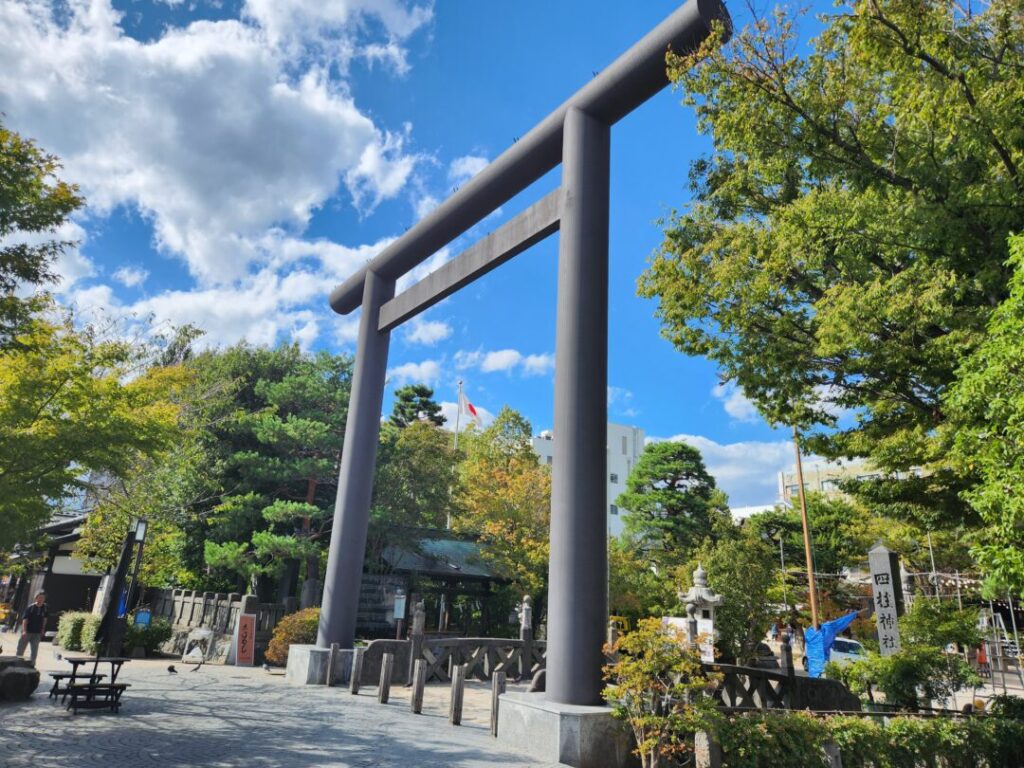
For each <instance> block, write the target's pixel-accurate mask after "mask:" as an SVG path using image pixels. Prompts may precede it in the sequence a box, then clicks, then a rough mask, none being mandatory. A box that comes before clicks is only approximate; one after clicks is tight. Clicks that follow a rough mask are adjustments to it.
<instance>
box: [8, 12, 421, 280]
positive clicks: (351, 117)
mask: <svg viewBox="0 0 1024 768" xmlns="http://www.w3.org/2000/svg"><path fill="white" fill-rule="evenodd" d="M430 16H431V12H430V9H429V7H427V6H410V5H406V4H403V3H400V2H397V0H348V1H345V2H331V3H322V2H319V0H260V1H259V2H257V1H256V0H251V1H250V2H248V3H247V4H246V6H245V15H244V19H224V20H218V21H195V22H193V23H190V24H188V25H187V26H183V27H173V26H172V27H168V28H166V29H164V30H163V31H162V32H161V33H160V34H159V35H158V36H157V37H155V38H153V39H151V40H148V41H139V40H136V39H134V38H131V37H129V36H127V35H126V34H124V31H123V29H122V28H121V26H120V20H121V19H120V14H119V13H118V12H116V11H115V10H114V9H113V8H112V7H111V5H110V2H109V0H92V2H91V3H85V2H74V3H70V4H66V5H65V4H59V5H50V4H47V3H42V2H31V1H30V0H20V1H19V0H8V1H7V2H4V3H2V4H0V29H3V30H4V40H5V42H4V45H2V46H0V111H2V112H4V113H6V115H7V121H8V124H9V126H10V127H12V128H14V129H15V130H18V131H19V132H23V133H25V134H26V135H29V136H32V137H33V138H35V139H36V140H37V141H39V143H40V144H41V145H42V146H44V147H46V148H47V149H48V150H49V151H52V152H54V153H56V154H57V155H59V156H60V157H61V158H62V160H63V162H64V171H63V172H62V175H63V176H64V177H65V178H66V179H67V180H69V181H73V182H76V183H79V184H80V185H81V186H82V189H83V192H84V193H85V195H86V197H87V199H88V200H89V203H90V206H91V209H92V212H93V213H99V214H100V215H103V214H106V213H108V212H109V211H111V210H113V209H114V208H115V207H117V206H120V205H128V206H132V207H135V208H137V209H138V210H139V211H140V212H141V213H142V215H143V216H145V217H146V218H147V219H148V220H150V221H151V222H152V225H153V229H154V239H155V242H156V245H157V246H158V247H159V248H160V249H161V250H163V251H165V252H166V253H169V254H172V255H174V256H177V257H179V258H181V259H183V260H184V262H185V263H186V264H187V266H188V269H189V271H190V273H191V274H192V275H193V276H194V277H195V278H196V279H197V280H198V281H200V284H201V286H202V287H209V286H213V285H218V284H222V283H230V282H233V281H238V280H243V279H244V278H246V276H247V275H249V274H251V273H252V271H254V270H253V267H254V266H255V268H256V270H258V269H259V267H260V266H262V265H263V264H264V263H265V260H266V258H267V257H268V256H269V255H271V254H268V252H267V251H266V250H265V249H264V248H261V247H259V243H260V240H261V239H262V238H264V237H265V236H266V234H267V233H268V232H273V231H274V230H275V229H278V228H281V229H284V230H287V231H290V232H295V233H301V231H302V230H303V229H304V228H305V226H306V225H307V223H308V222H309V219H310V217H311V216H312V214H313V212H314V211H315V210H316V209H317V208H318V207H319V206H321V205H322V204H323V203H324V202H325V201H326V200H327V199H328V198H330V197H331V196H332V195H334V194H335V193H336V191H337V190H338V187H339V184H341V183H342V182H343V183H344V184H345V186H346V187H347V189H348V191H349V193H350V195H351V196H352V199H353V201H354V203H355V204H356V205H357V206H358V207H360V208H361V209H362V210H363V212H364V213H365V212H367V211H369V210H372V208H373V207H374V206H375V205H376V204H377V203H379V202H380V201H381V200H383V199H386V198H390V197H394V196H395V195H397V194H398V193H399V191H400V190H401V189H402V188H403V186H404V185H405V183H406V181H407V180H408V178H409V176H410V174H411V173H412V170H413V168H414V167H415V165H416V163H417V162H418V156H416V155H413V154H409V153H408V152H407V151H406V149H405V145H406V143H407V140H408V135H409V127H408V126H402V128H401V130H400V131H397V132H395V131H389V130H386V129H382V128H380V127H378V126H377V125H375V124H374V122H373V120H372V119H371V118H370V117H368V116H367V115H366V114H364V113H363V112H361V111H360V109H359V108H358V107H357V106H356V104H355V102H354V101H353V98H352V96H351V93H350V91H349V89H348V86H347V84H346V83H345V82H344V81H343V80H339V79H338V77H337V73H339V72H340V73H341V75H342V76H344V74H345V72H346V71H347V69H346V65H347V63H348V61H349V60H351V59H352V58H353V57H358V56H360V55H361V52H364V53H365V54H366V55H368V56H370V57H371V58H377V59H379V58H381V56H382V54H381V52H380V51H379V50H378V49H375V48H373V47H372V46H373V45H374V44H377V43H379V44H382V45H385V46H401V43H402V41H403V39H404V38H405V37H406V36H408V35H409V34H411V33H412V32H414V31H415V30H416V29H418V28H420V27H422V26H423V25H424V24H426V23H427V22H428V21H429V19H430ZM366 19H371V20H372V21H374V22H379V24H375V23H371V24H367V23H365V20H366ZM374 34H376V35H377V36H378V37H379V36H380V35H383V36H384V39H383V40H379V39H374V38H373V35H374ZM391 58H392V59H395V58H396V57H395V56H391Z"/></svg>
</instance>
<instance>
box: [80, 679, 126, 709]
mask: <svg viewBox="0 0 1024 768" xmlns="http://www.w3.org/2000/svg"><path fill="white" fill-rule="evenodd" d="M128 687H129V684H128V683H81V684H79V683H75V684H73V685H68V686H67V695H68V696H70V697H71V700H70V701H69V702H68V706H67V708H68V709H70V710H71V711H72V712H73V713H74V714H76V715H77V714H78V710H80V709H109V710H110V711H111V712H115V713H116V712H117V711H118V709H120V707H121V694H123V693H124V692H125V689H126V688H128Z"/></svg>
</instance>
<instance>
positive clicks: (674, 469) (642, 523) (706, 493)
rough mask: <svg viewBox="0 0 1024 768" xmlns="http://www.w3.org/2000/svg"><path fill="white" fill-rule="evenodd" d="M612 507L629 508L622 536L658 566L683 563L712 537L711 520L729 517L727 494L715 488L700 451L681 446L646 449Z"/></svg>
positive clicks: (654, 445) (670, 444)
mask: <svg viewBox="0 0 1024 768" xmlns="http://www.w3.org/2000/svg"><path fill="white" fill-rule="evenodd" d="M616 504H618V505H619V506H620V507H623V508H624V509H628V510H629V513H628V514H627V515H626V516H625V523H626V532H627V533H628V534H630V535H632V536H634V537H636V539H637V540H638V541H639V542H641V545H642V546H644V547H645V548H646V549H647V551H648V555H649V557H650V558H651V561H652V562H654V563H656V564H657V565H658V566H661V567H670V566H673V565H678V564H679V563H681V562H683V561H684V560H686V558H687V557H689V555H690V552H691V551H692V550H693V549H695V548H696V547H698V546H699V545H700V544H701V542H702V541H703V540H704V539H705V538H706V537H708V536H711V535H712V533H713V531H714V528H715V521H716V520H717V519H720V518H723V517H725V518H727V517H728V515H729V510H728V507H727V506H726V499H725V494H723V493H722V492H721V491H719V490H718V489H717V488H715V479H714V478H713V477H711V475H710V474H708V471H707V469H706V468H705V466H704V459H703V458H702V457H701V455H700V451H698V450H697V449H696V448H694V447H693V446H691V445H687V444H686V443H681V442H669V441H666V442H661V443H652V444H650V445H648V446H647V447H646V448H644V452H643V453H642V454H641V455H640V459H639V461H637V463H636V466H634V467H633V470H632V472H630V473H629V478H628V479H627V480H626V490H625V492H624V493H622V494H621V495H620V496H619V497H618V499H617V500H616Z"/></svg>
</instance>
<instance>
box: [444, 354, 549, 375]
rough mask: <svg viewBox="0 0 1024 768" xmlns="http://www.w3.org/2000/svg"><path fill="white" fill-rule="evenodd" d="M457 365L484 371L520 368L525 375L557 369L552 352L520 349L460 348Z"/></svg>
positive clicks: (507, 370)
mask: <svg viewBox="0 0 1024 768" xmlns="http://www.w3.org/2000/svg"><path fill="white" fill-rule="evenodd" d="M455 366H456V367H457V368H460V369H462V370H465V369H467V368H479V370H480V371H481V372H482V373H495V372H499V371H505V372H506V373H512V372H513V371H516V370H518V371H519V372H520V373H521V374H522V375H523V376H541V375H543V374H546V373H550V372H551V371H553V370H554V369H555V357H554V355H551V354H534V355H524V354H523V353H522V352H520V351H519V350H518V349H499V350H495V351H492V352H484V351H482V350H476V351H472V352H470V351H466V350H459V351H458V352H456V353H455Z"/></svg>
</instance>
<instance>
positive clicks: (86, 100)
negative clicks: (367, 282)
mask: <svg viewBox="0 0 1024 768" xmlns="http://www.w3.org/2000/svg"><path fill="white" fill-rule="evenodd" d="M675 6H676V3H674V2H670V1H666V0H647V1H646V2H644V3H621V2H611V1H603V2H587V3H582V2H561V3H550V2H540V1H539V0H521V1H520V2H516V3H498V2H486V3H485V2H455V1H451V2H443V3H440V2H439V3H436V4H433V5H431V4H429V3H428V2H422V1H421V2H418V3H407V2H402V1H401V0H331V2H321V0H236V1H235V2H228V1H227V0H224V2H210V1H209V0H195V1H194V2H183V1H181V0H163V1H162V2H154V1H153V0H118V1H116V2H112V3H111V2H110V1H109V0H71V2H68V3H63V4H59V5H56V6H52V5H50V4H48V3H45V2H35V1H33V2H29V0H24V1H22V0H0V29H4V30H5V31H6V34H5V37H6V38H7V40H8V41H13V42H8V43H5V45H4V46H3V47H2V48H0V111H2V112H3V113H4V114H5V121H6V122H7V125H8V126H9V127H10V128H12V129H14V130H17V131H19V132H22V133H23V134H25V135H27V136H30V137H33V138H35V139H36V140H38V141H39V143H40V144H41V145H42V146H44V147H45V148H46V149H47V150H49V151H52V152H54V153H56V154H58V155H59V156H60V157H62V158H63V160H64V165H65V170H64V176H65V177H66V178H68V179H70V180H72V181H75V182H77V183H78V184H80V185H81V188H82V191H83V192H84V194H85V195H86V197H87V199H88V202H89V209H88V210H87V211H85V212H84V213H83V214H82V215H81V216H79V217H77V218H76V220H75V221H74V222H73V224H71V225H69V226H68V228H67V230H66V232H65V234H66V235H67V236H68V237H71V238H73V239H76V240H79V241H80V246H79V248H78V249H76V250H75V251H73V252H71V253H69V254H68V255H67V256H66V257H65V258H64V259H63V260H62V262H61V264H60V265H59V266H60V271H61V274H62V282H61V285H60V287H59V292H60V297H61V300H62V301H64V302H66V303H68V304H73V305H75V306H76V307H78V309H79V310H80V311H81V312H82V313H83V315H85V316H88V315H91V314H95V313H105V314H112V315H118V316H127V317H134V318H138V319H139V320H140V321H141V319H142V318H145V317H150V316H152V317H153V318H154V319H155V322H156V323H158V324H181V323H185V322H191V323H194V324H196V325H199V326H200V327H202V328H204V329H205V330H206V331H207V336H206V337H205V343H208V344H212V345H220V344H230V343H234V342H236V341H239V340H241V339H248V340H249V341H252V342H253V343H261V344H270V343H276V342H279V341H287V340H292V339H294V340H296V341H298V342H299V343H301V344H302V345H303V346H304V347H306V348H309V349H320V348H326V349H331V350H335V351H345V350H347V351H352V349H353V344H354V338H355V327H356V323H357V318H356V317H338V316H336V315H333V314H332V313H331V312H330V311H329V309H328V308H327V306H326V295H327V293H328V292H329V290H330V289H331V288H332V287H333V286H334V285H335V284H336V283H337V282H339V281H340V280H342V279H344V277H346V276H347V275H348V274H350V273H351V272H352V271H353V270H354V269H356V268H357V267H358V266H359V265H360V264H362V263H363V262H364V261H365V260H367V259H368V258H371V257H372V256H373V255H374V254H375V253H377V252H378V251H379V250H380V249H381V248H382V247H383V246H384V245H386V244H387V242H389V241H390V240H391V239H393V238H395V237H397V236H399V235H401V233H402V232H403V231H405V229H406V228H408V227H409V226H411V225H412V224H413V223H415V221H416V220H417V219H418V218H419V217H420V216H422V215H423V214H424V213H425V212H426V211H428V210H430V208H431V207H432V206H433V205H436V204H437V202H438V201H440V200H443V199H444V198H445V197H446V196H447V195H448V194H449V193H450V192H451V190H452V189H453V188H454V187H455V186H457V185H458V184H460V183H463V182H464V181H465V179H466V178H468V177H469V176H470V175H472V174H473V173H474V172H476V171H478V170H479V169H480V168H481V167H482V166H483V165H485V164H486V163H487V162H488V161H489V160H492V159H494V158H495V157H497V156H498V155H499V154H500V153H501V152H502V151H503V150H504V149H506V148H507V147H508V146H509V145H510V144H511V143H512V141H513V140H514V139H515V137H517V136H520V135H522V134H524V133H526V131H527V130H529V128H531V127H532V126H533V125H534V124H535V123H536V122H537V121H538V120H540V119H541V118H543V117H544V116H545V115H547V114H548V113H549V112H550V111H551V110H552V109H553V108H555V107H556V106H557V105H558V104H559V103H561V101H563V100H564V99H565V98H566V97H567V96H568V95H570V94H571V93H572V92H574V91H575V90H576V89H577V88H579V87H580V86H581V85H582V84H584V83H585V82H586V81H587V80H589V79H590V78H591V77H592V73H593V72H594V71H595V70H599V69H601V68H603V67H604V66H606V65H607V64H608V63H609V62H611V61H612V60H613V59H614V58H615V57H616V56H617V55H618V54H619V53H621V52H622V51H623V50H625V49H626V48H627V47H628V46H629V45H631V44H632V43H633V42H634V41H636V40H637V39H638V38H639V37H640V36H642V35H643V34H644V33H645V32H646V31H647V30H649V29H650V28H651V27H653V26H654V25H655V24H657V23H658V22H659V21H661V20H662V19H663V18H664V17H665V16H667V15H668V14H669V13H670V12H671V11H672V10H673V9H674V8H675ZM734 15H736V16H737V17H738V18H739V19H740V20H741V21H742V14H740V13H739V12H738V11H736V10H735V9H734ZM708 147H709V142H708V139H707V138H706V137H702V136H700V135H698V134H697V132H696V129H695V121H694V116H693V114H692V113H691V112H690V111H689V110H688V109H686V108H684V107H683V106H681V105H680V95H679V94H677V93H673V92H672V91H671V90H669V89H666V90H665V91H663V92H662V93H661V94H659V95H658V96H657V97H655V98H654V99H652V100H651V101H650V102H648V103H647V104H646V105H644V106H643V107H641V108H640V109H639V110H637V111H636V112H635V113H634V114H632V115H631V116H629V117H627V118H626V119H625V120H623V121H622V122H621V123H619V124H618V125H617V126H616V127H615V129H614V130H613V135H612V190H611V207H612V217H611V286H610V350H609V355H610V358H609V384H610V387H609V418H610V419H611V420H613V421H617V422H622V423H628V424H634V425H637V426H640V427H642V428H643V429H644V430H645V431H646V432H647V434H648V436H651V437H661V438H670V437H679V436H687V437H686V439H688V440H689V441H690V442H693V443H694V444H696V445H697V446H698V447H699V448H701V450H702V451H703V452H704V454H705V459H706V461H707V463H708V465H709V467H710V468H711V470H712V472H713V473H714V474H715V475H716V477H717V479H718V481H719V484H720V485H721V486H722V487H724V488H725V489H726V490H727V491H728V492H729V494H730V497H731V500H732V502H733V504H734V505H737V506H739V505H752V504H766V503H771V502H772V501H774V500H775V496H776V490H775V489H776V480H775V472H776V471H778V470H779V469H783V468H788V467H789V466H790V465H791V464H792V448H791V445H790V443H789V442H788V441H787V440H786V436H785V434H783V433H781V432H779V431H775V430H773V429H771V428H770V427H769V426H768V425H767V424H765V423H764V422H763V421H762V420H761V419H760V418H759V417H758V416H757V414H756V413H755V412H754V410H753V408H752V407H751V406H750V404H749V403H748V402H747V401H746V400H745V399H744V398H743V395H742V393H741V392H738V391H736V390H735V389H734V388H732V387H731V386H730V385H725V386H720V385H719V383H718V379H717V376H716V372H715V369H714V367H713V366H712V365H711V364H709V363H708V362H707V361H705V360H701V359H692V358H687V357H684V356H683V355H681V354H680V353H678V352H676V351H675V350H674V349H673V348H672V347H671V345H670V344H669V343H668V342H666V341H665V340H664V339H662V338H661V337H660V335H659V325H658V323H657V321H656V320H655V319H654V316H653V314H654V310H655V305H654V303H653V302H650V301H647V300H643V299H640V298H638V297H637V296H636V293H635V286H636V279H637V276H638V275H639V274H640V272H641V271H642V270H643V268H644V265H645V261H646V259H647V258H648V257H649V255H650V254H651V253H652V251H653V250H654V249H655V248H656V247H657V245H658V243H659V241H660V232H659V228H658V224H657V220H658V219H659V218H660V217H662V216H663V215H665V214H666V213H667V212H669V211H670V210H671V209H673V208H678V207H682V206H684V205H685V204H686V202H687V200H688V190H687V188H686V178H687V170H688V167H689V164H690V162H691V161H692V160H694V159H695V158H697V157H698V156H699V155H700V153H701V152H705V151H707V149H708ZM557 183H558V171H557V170H556V171H555V172H553V173H552V174H549V175H548V176H547V177H545V178H544V179H542V180H541V181H539V182H538V183H537V184H536V185H534V186H533V187H531V188H530V189H529V190H527V191H526V192H524V193H523V194H522V195H521V196H520V197H519V198H517V199H515V200H514V201H512V202H511V203H509V204H508V205H506V206H505V207H504V208H503V209H502V210H501V211H500V212H499V213H498V214H497V215H494V216H492V217H490V218H489V219H487V220H485V222H483V223H482V224H480V225H479V226H478V227H476V228H475V229H474V230H472V231H471V232H469V233H467V235H466V236H464V237H463V238H460V240H458V241H457V242H456V243H454V244H453V245H452V247H451V248H450V249H449V250H448V251H446V252H444V253H442V254H438V255H437V256H436V257H435V258H434V259H433V260H432V261H431V262H429V265H428V266H426V267H424V268H423V269H421V270H420V273H419V274H421V275H422V274H425V273H426V271H428V270H429V268H430V267H431V266H434V267H436V265H437V264H439V263H441V261H443V260H444V259H445V258H450V257H451V256H453V255H455V254H456V253H457V252H458V251H460V250H461V249H462V248H464V247H466V246H467V245H469V244H470V243H472V242H473V241H474V240H475V239H477V238H478V237H479V236H481V235H482V234H485V233H486V232H487V231H489V230H490V229H493V228H494V227H495V226H497V225H498V224H500V223H501V221H503V220H504V219H507V218H508V217H509V216H510V215H514V214H515V213H516V212H518V211H519V210H521V209H523V208H525V207H526V206H527V205H529V204H530V203H531V202H533V201H534V200H536V199H537V198H539V197H540V196H541V195H542V194H544V193H546V192H547V191H549V190H550V189H552V188H554V187H555V186H556V185H557ZM556 255H557V237H555V238H550V239H549V240H548V241H547V242H545V243H543V244H541V245H539V246H537V247H535V248H533V249H532V250H530V251H528V252H527V253H525V254H523V255H521V256H519V257H518V258H517V259H515V260H514V261H513V262H511V263H509V264H507V265H505V266H503V267H501V268H500V269H498V270H496V271H495V272H492V273H491V274H490V275H488V276H487V277H485V278H484V279H482V280H481V281H479V282H477V283H475V284H474V285H472V286H471V287H469V288H468V289H466V290H464V291H463V292H462V293H460V294H459V295H457V296H455V297H452V298H451V299H449V300H447V301H446V302H444V303H442V304H441V305H439V306H437V307H435V308H433V309H432V310H430V311H429V312H428V313H426V314H425V315H424V316H423V317H421V318H420V319H419V320H418V321H416V322H413V323H412V324H410V325H408V326H407V327H404V328H402V329H400V330H399V331H397V332H396V333H395V334H394V335H393V338H392V347H391V356H390V362H389V369H390V375H389V376H390V377H389V383H390V388H393V387H394V386H399V385H401V384H403V383H407V382H410V381H426V382H427V383H429V384H430V385H431V386H433V387H434V388H435V390H436V393H437V398H438V400H440V401H443V402H444V403H445V404H446V408H447V409H448V410H449V412H453V403H454V401H455V393H456V382H457V381H458V380H460V379H462V380H464V381H465V386H466V392H467V395H468V396H469V398H470V399H471V400H472V401H473V403H474V404H475V405H476V406H477V407H478V408H482V409H484V410H485V411H486V412H489V413H495V412H497V411H498V410H499V409H500V407H501V406H502V405H504V404H508V405H511V406H512V407H514V408H517V409H518V410H520V411H522V412H523V413H524V414H525V415H526V416H527V417H528V418H529V419H530V420H531V422H532V423H533V425H534V428H535V431H538V432H539V431H540V430H542V429H547V428H550V426H551V423H552V399H553V369H552V366H553V355H554V312H555V292H556V282H555V274H556V271H555V265H556ZM389 392H390V389H389Z"/></svg>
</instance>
